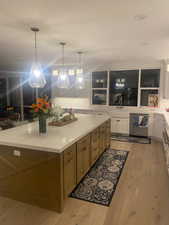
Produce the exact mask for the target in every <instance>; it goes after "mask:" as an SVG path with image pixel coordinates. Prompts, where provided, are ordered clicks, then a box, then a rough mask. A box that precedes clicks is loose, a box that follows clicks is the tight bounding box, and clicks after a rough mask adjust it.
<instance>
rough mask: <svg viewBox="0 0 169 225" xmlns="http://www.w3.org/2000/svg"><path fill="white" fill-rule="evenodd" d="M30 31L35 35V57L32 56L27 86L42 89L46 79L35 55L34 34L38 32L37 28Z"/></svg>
mask: <svg viewBox="0 0 169 225" xmlns="http://www.w3.org/2000/svg"><path fill="white" fill-rule="evenodd" d="M31 31H33V32H34V34H35V53H34V54H35V55H34V62H33V64H32V67H31V71H30V77H29V85H30V86H31V87H32V88H43V87H44V86H45V84H46V79H45V76H44V74H43V71H42V68H41V65H40V64H39V62H38V54H37V40H36V34H37V32H39V28H37V27H31Z"/></svg>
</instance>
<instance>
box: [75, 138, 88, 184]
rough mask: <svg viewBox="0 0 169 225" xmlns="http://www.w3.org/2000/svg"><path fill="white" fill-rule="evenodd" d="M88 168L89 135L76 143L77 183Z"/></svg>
mask: <svg viewBox="0 0 169 225" xmlns="http://www.w3.org/2000/svg"><path fill="white" fill-rule="evenodd" d="M89 167H90V135H88V136H86V137H84V138H82V139H81V140H80V141H78V142H77V183H79V182H80V180H81V178H82V177H83V176H84V175H85V173H86V172H87V171H88V170H89Z"/></svg>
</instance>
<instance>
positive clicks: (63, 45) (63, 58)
mask: <svg viewBox="0 0 169 225" xmlns="http://www.w3.org/2000/svg"><path fill="white" fill-rule="evenodd" d="M64 48H65V44H64V43H62V64H63V68H64V67H65V49H64Z"/></svg>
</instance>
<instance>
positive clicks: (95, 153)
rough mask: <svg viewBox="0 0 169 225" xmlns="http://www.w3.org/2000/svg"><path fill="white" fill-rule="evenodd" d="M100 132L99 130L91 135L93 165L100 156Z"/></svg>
mask: <svg viewBox="0 0 169 225" xmlns="http://www.w3.org/2000/svg"><path fill="white" fill-rule="evenodd" d="M99 138H100V131H99V128H97V129H96V130H94V131H93V132H92V133H91V164H93V163H94V162H95V161H96V160H97V158H98V157H99V155H100V146H99V145H100V144H99Z"/></svg>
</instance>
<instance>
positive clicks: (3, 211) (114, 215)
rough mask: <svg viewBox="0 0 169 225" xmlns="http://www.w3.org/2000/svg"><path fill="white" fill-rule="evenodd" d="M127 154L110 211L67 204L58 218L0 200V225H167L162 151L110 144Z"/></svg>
mask: <svg viewBox="0 0 169 225" xmlns="http://www.w3.org/2000/svg"><path fill="white" fill-rule="evenodd" d="M112 148H114V149H122V150H129V151H130V154H129V156H128V160H127V162H126V165H125V168H124V170H123V173H122V175H121V178H120V181H119V183H118V187H117V189H116V192H115V194H114V197H113V200H112V203H111V206H110V207H104V206H100V205H96V204H92V203H88V202H85V201H81V200H76V199H71V198H69V199H68V200H67V203H66V206H65V209H64V212H63V213H62V214H58V213H55V212H52V211H48V210H44V209H40V208H38V207H33V206H30V205H27V204H23V203H20V202H17V201H13V200H10V199H7V198H2V197H1V198H0V225H169V177H168V175H167V171H166V168H165V164H164V157H163V152H162V147H161V145H160V144H159V143H156V142H153V143H152V144H151V145H149V144H147V145H143V144H133V143H125V142H115V141H113V142H112Z"/></svg>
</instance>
